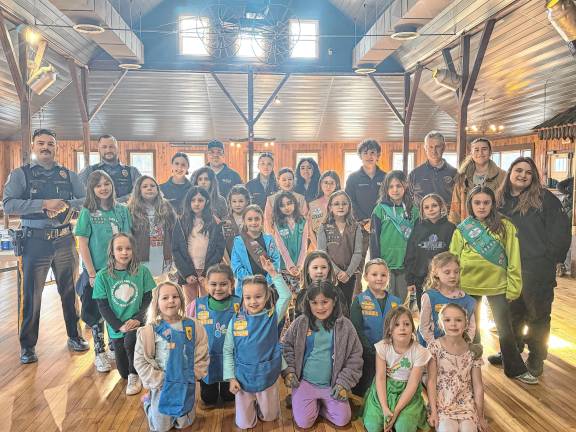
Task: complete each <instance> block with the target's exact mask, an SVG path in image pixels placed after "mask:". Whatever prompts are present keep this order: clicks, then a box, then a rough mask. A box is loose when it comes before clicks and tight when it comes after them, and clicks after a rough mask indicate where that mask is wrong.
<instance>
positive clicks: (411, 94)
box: [402, 65, 422, 175]
mask: <svg viewBox="0 0 576 432" xmlns="http://www.w3.org/2000/svg"><path fill="white" fill-rule="evenodd" d="M421 76H422V66H420V65H418V68H417V69H416V72H414V84H413V85H412V89H411V88H410V74H405V75H404V126H403V132H404V134H403V138H404V140H403V145H402V170H403V171H404V174H405V175H408V153H409V151H408V150H409V147H410V123H411V122H412V113H413V112H414V104H415V103H416V95H417V93H418V87H419V86H420V77H421Z"/></svg>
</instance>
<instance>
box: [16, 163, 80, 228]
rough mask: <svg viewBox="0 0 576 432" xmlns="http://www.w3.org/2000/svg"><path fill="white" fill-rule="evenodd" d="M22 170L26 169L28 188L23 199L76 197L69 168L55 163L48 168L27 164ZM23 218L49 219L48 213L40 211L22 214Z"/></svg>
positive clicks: (64, 198) (67, 198) (25, 175)
mask: <svg viewBox="0 0 576 432" xmlns="http://www.w3.org/2000/svg"><path fill="white" fill-rule="evenodd" d="M22 171H24V177H25V178H26V190H25V191H24V195H23V196H22V199H26V200H27V199H31V200H33V199H42V200H45V199H62V200H65V201H68V200H71V199H72V198H73V197H74V192H73V190H72V182H71V181H70V171H68V169H66V168H64V167H62V166H60V165H54V167H52V168H51V169H49V170H47V169H44V167H42V166H41V165H34V166H30V164H26V165H24V166H23V167H22ZM21 218H22V219H48V215H46V213H44V212H39V213H32V214H27V215H22V216H21Z"/></svg>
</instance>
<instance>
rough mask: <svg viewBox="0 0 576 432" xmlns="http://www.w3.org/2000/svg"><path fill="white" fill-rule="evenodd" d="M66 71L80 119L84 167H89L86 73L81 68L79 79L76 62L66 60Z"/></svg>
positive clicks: (84, 69)
mask: <svg viewBox="0 0 576 432" xmlns="http://www.w3.org/2000/svg"><path fill="white" fill-rule="evenodd" d="M68 69H69V70H70V76H71V77H72V83H73V84H74V90H75V92H76V101H77V102H78V110H79V111H80V117H81V118H82V148H83V151H84V166H88V165H90V119H89V117H88V71H87V70H86V68H82V70H81V71H80V78H78V73H77V71H76V62H74V60H73V59H68Z"/></svg>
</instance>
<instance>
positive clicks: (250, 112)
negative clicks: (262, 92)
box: [248, 68, 254, 180]
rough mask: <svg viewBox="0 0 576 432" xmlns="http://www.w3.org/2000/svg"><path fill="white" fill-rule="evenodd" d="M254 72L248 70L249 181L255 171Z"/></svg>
mask: <svg viewBox="0 0 576 432" xmlns="http://www.w3.org/2000/svg"><path fill="white" fill-rule="evenodd" d="M253 162H254V71H253V70H252V68H250V69H249V70H248V180H252V176H253V175H254V169H253V167H252V164H253Z"/></svg>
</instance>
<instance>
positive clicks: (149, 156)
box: [130, 152, 154, 177]
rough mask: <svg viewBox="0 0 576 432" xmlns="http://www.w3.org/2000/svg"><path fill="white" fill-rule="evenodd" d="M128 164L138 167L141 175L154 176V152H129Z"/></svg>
mask: <svg viewBox="0 0 576 432" xmlns="http://www.w3.org/2000/svg"><path fill="white" fill-rule="evenodd" d="M130 165H132V166H133V167H136V168H138V171H140V173H141V174H142V175H149V176H151V177H154V153H152V152H130Z"/></svg>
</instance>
